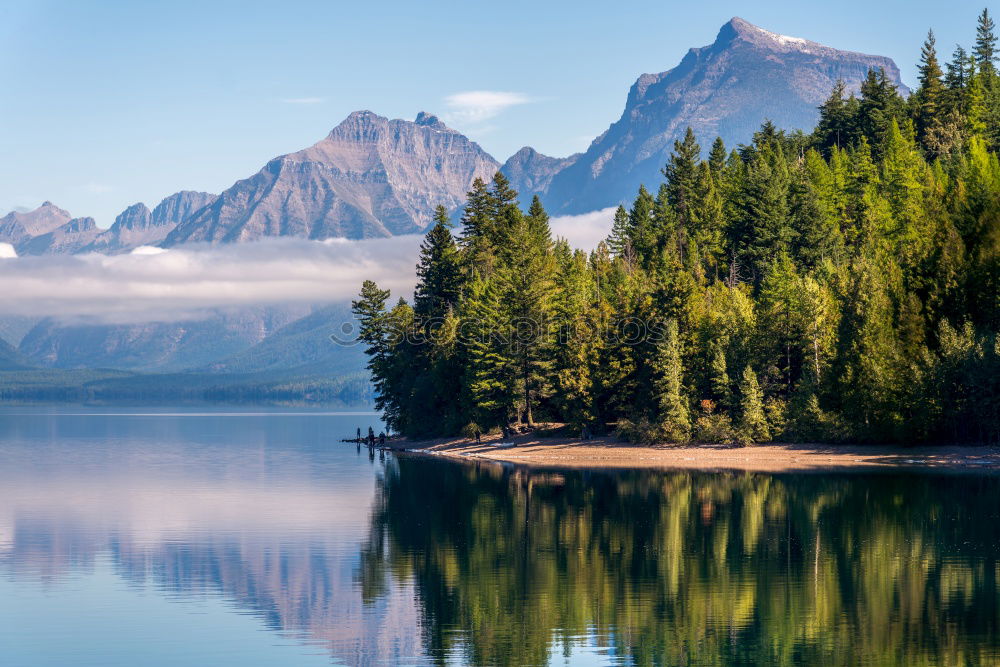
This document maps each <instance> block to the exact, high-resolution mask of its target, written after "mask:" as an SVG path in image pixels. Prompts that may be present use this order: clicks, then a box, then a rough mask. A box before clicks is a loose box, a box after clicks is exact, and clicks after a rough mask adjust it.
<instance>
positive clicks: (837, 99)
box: [814, 79, 857, 154]
mask: <svg viewBox="0 0 1000 667" xmlns="http://www.w3.org/2000/svg"><path fill="white" fill-rule="evenodd" d="M846 93H847V85H846V84H845V83H844V81H843V79H837V82H836V83H835V84H834V86H833V91H832V92H831V93H830V96H829V97H828V98H827V99H826V101H825V102H823V104H821V105H820V107H819V124H818V125H817V126H816V131H815V133H814V136H815V137H816V140H817V144H818V146H819V148H820V149H822V150H823V151H824V153H826V154H829V149H831V148H833V147H834V146H836V147H837V148H846V147H847V146H849V145H850V144H851V143H853V141H854V138H855V135H856V133H857V129H856V125H857V118H856V117H855V116H856V114H857V110H856V109H855V108H853V107H854V106H855V105H854V104H853V103H852V101H853V100H854V97H853V96H851V98H850V99H848V98H847V97H845V95H846Z"/></svg>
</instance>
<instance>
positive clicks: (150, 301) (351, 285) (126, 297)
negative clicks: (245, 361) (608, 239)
mask: <svg viewBox="0 0 1000 667" xmlns="http://www.w3.org/2000/svg"><path fill="white" fill-rule="evenodd" d="M612 213H613V211H612V210H611V209H607V210H605V211H598V212H595V213H589V214H586V215H581V216H571V217H563V218H554V219H553V220H552V229H553V235H554V236H562V237H565V238H568V239H569V240H570V242H571V243H572V244H573V245H574V246H577V247H582V248H586V249H590V248H593V247H594V246H595V245H596V244H597V242H598V241H599V240H600V239H601V238H603V237H604V236H606V235H607V233H608V230H609V229H610V226H611V216H612ZM422 239H423V237H422V236H420V235H408V236H397V237H393V238H388V239H370V240H364V241H348V240H343V239H332V240H327V241H307V240H303V239H280V238H279V239H268V240H264V241H258V242H253V243H241V244H232V245H217V246H210V245H191V246H182V247H178V248H171V249H169V250H164V249H160V248H149V247H143V248H139V249H137V250H136V251H134V252H133V253H131V254H127V255H111V256H108V255H99V254H87V255H49V256H43V257H14V256H13V254H14V253H13V252H12V249H9V250H11V252H5V250H8V249H5V248H0V284H2V285H3V286H4V289H3V290H2V291H0V315H23V316H55V317H59V318H60V319H64V320H68V321H80V320H83V321H93V322H100V323H122V324H124V323H138V322H152V321H174V320H182V319H192V318H198V317H201V316H203V315H204V314H205V313H207V312H209V311H211V310H214V309H218V308H232V307H241V306H251V305H253V306H256V305H278V304H288V303H310V304H321V303H338V302H339V303H345V302H347V301H349V300H351V299H352V298H355V297H356V296H357V294H358V291H359V289H360V287H361V283H362V281H364V280H374V281H375V282H377V283H378V284H379V286H380V287H382V288H383V289H390V290H391V291H392V294H393V297H392V298H393V300H395V299H396V298H398V297H399V296H404V297H406V298H407V299H409V298H410V297H411V296H412V292H413V287H414V284H415V281H416V278H415V273H414V267H415V266H416V263H417V258H418V254H419V246H420V242H421V241H422ZM2 245H6V244H2Z"/></svg>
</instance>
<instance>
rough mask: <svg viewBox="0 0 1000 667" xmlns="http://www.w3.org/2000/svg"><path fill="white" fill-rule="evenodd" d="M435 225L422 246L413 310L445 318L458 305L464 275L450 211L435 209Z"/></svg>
mask: <svg viewBox="0 0 1000 667" xmlns="http://www.w3.org/2000/svg"><path fill="white" fill-rule="evenodd" d="M434 221H435V222H434V226H433V227H431V230H430V231H429V232H427V236H426V237H425V238H424V242H423V243H422V244H421V245H420V262H419V263H418V264H417V278H418V279H419V281H418V283H417V289H416V292H415V294H414V297H413V310H414V311H415V312H416V314H417V316H418V317H419V318H421V319H422V320H425V321H426V320H430V319H434V318H443V317H444V316H445V315H446V314H447V313H448V311H450V310H452V309H454V308H455V307H456V306H457V305H458V298H459V294H460V292H461V286H462V276H461V268H460V266H459V259H458V248H457V246H456V244H455V239H454V238H452V235H451V231H449V227H450V226H451V222H450V221H449V219H448V212H447V211H446V210H445V208H444V207H443V206H438V207H437V209H436V210H435V211H434Z"/></svg>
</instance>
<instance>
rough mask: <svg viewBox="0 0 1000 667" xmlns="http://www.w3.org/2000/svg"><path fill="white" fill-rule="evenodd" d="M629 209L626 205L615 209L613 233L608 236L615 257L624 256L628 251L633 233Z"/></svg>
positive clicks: (609, 246)
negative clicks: (626, 208) (627, 209)
mask: <svg viewBox="0 0 1000 667" xmlns="http://www.w3.org/2000/svg"><path fill="white" fill-rule="evenodd" d="M629 225H630V223H629V216H628V211H626V210H625V207H624V206H620V205H619V206H618V208H617V209H616V210H615V218H614V222H613V223H612V225H611V234H610V235H609V236H608V240H607V243H608V248H609V249H610V250H611V253H612V255H614V256H615V257H622V256H623V255H625V254H627V253H628V249H629V246H630V244H631V241H630V240H629V237H630V235H631V229H630V226H629Z"/></svg>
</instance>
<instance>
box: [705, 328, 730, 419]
mask: <svg viewBox="0 0 1000 667" xmlns="http://www.w3.org/2000/svg"><path fill="white" fill-rule="evenodd" d="M709 380H710V382H711V389H712V395H713V396H714V397H715V401H716V402H717V403H718V404H719V406H721V407H722V408H724V409H727V410H731V409H733V408H735V406H734V405H733V387H732V380H730V379H729V371H728V370H727V365H726V351H725V348H724V347H723V346H722V345H721V344H720V343H718V342H717V341H716V343H715V344H714V345H713V346H712V348H711V358H710V360H709Z"/></svg>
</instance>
